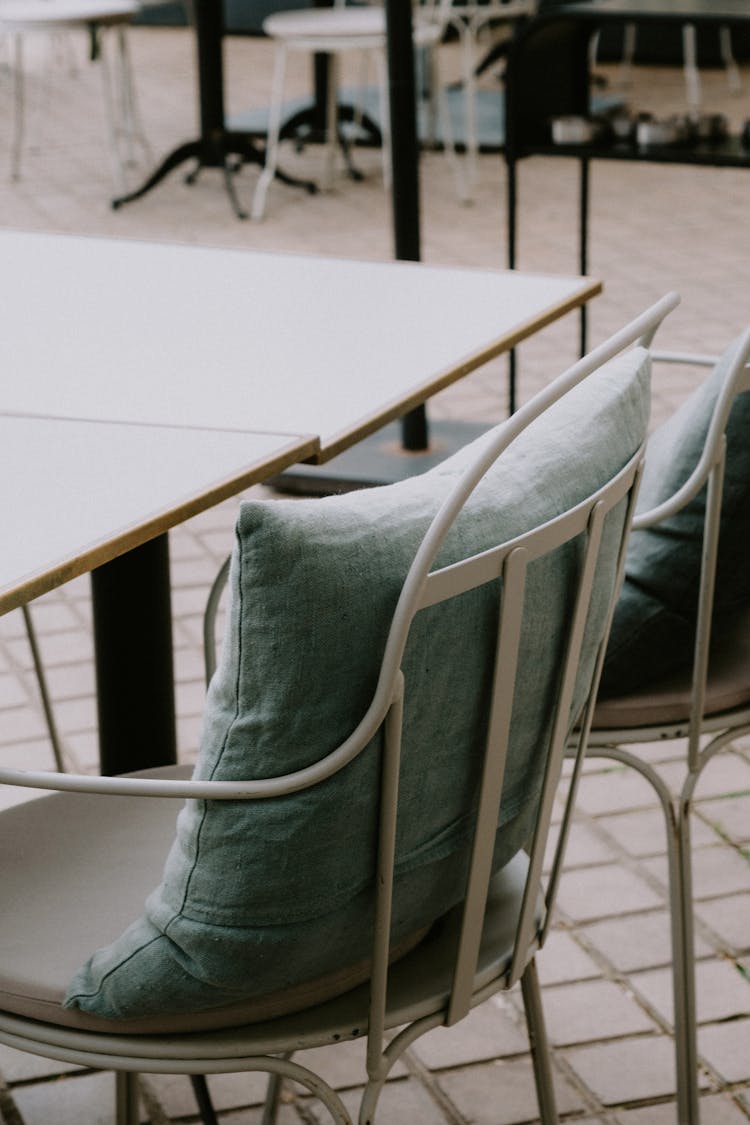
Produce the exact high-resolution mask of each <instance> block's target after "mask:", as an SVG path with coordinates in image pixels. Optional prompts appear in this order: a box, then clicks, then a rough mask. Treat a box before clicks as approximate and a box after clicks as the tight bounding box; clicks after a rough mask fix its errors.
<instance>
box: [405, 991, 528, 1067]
mask: <svg viewBox="0 0 750 1125" xmlns="http://www.w3.org/2000/svg"><path fill="white" fill-rule="evenodd" d="M496 999H501V997H498V998H495V997H492V998H491V999H490V1000H487V1001H485V1003H484V1004H480V1006H479V1007H478V1008H475V1009H474V1011H473V1012H471V1013H470V1014H469V1015H468V1016H467V1017H466V1019H465V1020H464V1021H463V1023H462V1024H461V1025H460V1027H455V1028H450V1027H448V1028H443V1027H437V1028H435V1030H434V1031H429V1032H428V1033H427V1035H423V1036H422V1038H421V1039H418V1040H417V1041H416V1043H415V1044H414V1045H413V1046H412V1048H411V1050H412V1052H413V1053H414V1054H415V1055H416V1056H417V1058H419V1059H420V1060H421V1061H422V1063H423V1064H424V1065H425V1066H427V1067H429V1068H430V1069H431V1070H439V1069H443V1068H445V1067H451V1066H459V1065H461V1064H462V1063H472V1062H481V1061H483V1060H485V1059H494V1058H499V1057H501V1056H503V1055H517V1054H523V1053H524V1052H525V1051H528V1049H529V1040H528V1036H527V1034H526V1032H525V1029H524V1028H523V1026H521V1025H519V1021H518V1020H517V1018H516V1016H515V1014H514V1013H515V1009H514V1008H513V1007H511V1006H509V1005H507V1004H500V1003H497V1002H496Z"/></svg>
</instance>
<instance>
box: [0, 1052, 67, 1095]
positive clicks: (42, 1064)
mask: <svg viewBox="0 0 750 1125" xmlns="http://www.w3.org/2000/svg"><path fill="white" fill-rule="evenodd" d="M80 1069H81V1068H80V1067H79V1066H76V1065H75V1064H74V1063H64V1062H58V1061H57V1060H56V1059H45V1058H43V1057H42V1056H41V1055H29V1054H27V1053H26V1052H25V1051H17V1050H16V1049H15V1047H6V1046H4V1044H2V1043H0V1075H2V1077H3V1079H4V1081H5V1082H6V1083H8V1084H9V1085H12V1084H13V1083H15V1082H28V1081H29V1080H30V1079H37V1078H45V1079H47V1078H54V1077H55V1076H56V1075H59V1074H66V1073H72V1072H77V1071H79V1070H80Z"/></svg>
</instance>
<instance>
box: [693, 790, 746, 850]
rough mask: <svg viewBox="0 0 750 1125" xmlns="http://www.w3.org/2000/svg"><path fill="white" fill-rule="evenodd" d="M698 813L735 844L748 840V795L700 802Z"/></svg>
mask: <svg viewBox="0 0 750 1125" xmlns="http://www.w3.org/2000/svg"><path fill="white" fill-rule="evenodd" d="M698 811H699V813H700V815H701V817H704V818H705V819H706V820H707V821H708V822H709V823H710V824H713V825H715V826H716V828H717V830H719V831H720V832H723V833H724V834H725V835H727V836H728V837H729V839H731V840H733V841H734V842H735V843H738V844H740V843H746V842H747V841H748V840H750V795H747V794H746V795H744V796H742V797H722V798H721V799H720V800H716V801H701V803H700V805H699V806H698Z"/></svg>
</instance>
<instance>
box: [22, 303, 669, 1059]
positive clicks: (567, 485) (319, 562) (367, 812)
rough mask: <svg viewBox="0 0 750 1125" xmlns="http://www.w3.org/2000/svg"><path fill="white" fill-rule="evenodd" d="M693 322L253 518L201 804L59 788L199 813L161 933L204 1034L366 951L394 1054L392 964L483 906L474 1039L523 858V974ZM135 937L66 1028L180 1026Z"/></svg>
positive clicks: (596, 358) (467, 977)
mask: <svg viewBox="0 0 750 1125" xmlns="http://www.w3.org/2000/svg"><path fill="white" fill-rule="evenodd" d="M676 300H677V299H676V298H675V297H666V298H664V299H663V300H662V301H661V302H659V303H658V304H657V305H656V306H654V308H653V309H651V310H649V311H648V312H647V313H645V314H643V316H641V317H639V318H638V319H637V320H636V321H634V322H633V323H632V324H631V325H629V326H628V327H627V328H626V329H624V330H623V331H622V332H621V333H618V334H617V335H616V336H615V337H613V338H612V339H611V340H609V341H608V342H607V343H606V344H604V345H602V346H601V347H599V348H597V349H595V350H594V351H593V352H592V353H591V354H590V355H589V356H587V357H585V358H584V359H583V360H581V361H579V362H578V363H577V364H575V365H574V366H573V367H572V368H571V369H570V370H569V371H568V372H566V373H565V374H564V375H562V376H560V378H558V379H557V380H555V381H554V382H553V383H551V384H550V385H549V386H548V387H547V388H546V389H545V390H544V391H543V392H542V393H541V394H539V395H538V396H537V397H536V398H535V399H534V400H533V401H532V402H531V403H528V404H526V405H525V406H524V407H522V408H521V410H519V411H518V413H517V414H515V415H514V416H513V417H512V418H510V419H508V420H507V421H506V422H505V423H503V424H502V425H501V426H499V427H497V429H495V430H493V431H490V432H489V433H488V434H486V435H484V437H483V438H481V439H479V441H478V442H477V443H474V445H473V446H471V447H468V448H467V450H464V451H462V453H461V454H459V455H457V457H455V458H453V459H450V461H449V462H446V463H444V465H443V466H440V467H439V469H438V470H433V471H432V473H430V474H426V475H425V476H423V477H420V478H414V479H413V480H412V481H409V482H404V483H402V484H401V485H398V486H390V487H389V488H387V489H374V490H369V491H367V492H363V493H359V494H356V496H354V495H353V496H351V497H334V498H331V499H330V500H329V501H317V502H313V501H311V502H308V503H307V504H305V503H304V502H299V501H289V502H287V503H286V504H285V503H284V502H283V501H274V502H273V503H271V504H269V503H265V504H250V505H246V506H245V508H244V509H243V512H242V514H241V517H240V521H239V523H238V551H237V552H236V553H235V557H234V560H233V567H232V570H231V582H232V591H233V597H232V599H231V604H230V614H229V628H228V632H227V637H226V639H225V644H224V649H223V652H222V661H221V664H220V666H219V669H218V671H217V674H216V675H215V677H214V679H213V680H212V683H211V687H210V691H209V699H208V705H207V717H206V722H205V725H204V738H203V741H202V746H201V755H200V757H199V762H198V766H197V769H196V774H195V778H194V779H193V780H191V781H160V780H152V779H147V778H144V779H140V778H132V779H129V778H106V779H104V778H102V779H93V778H90V777H83V778H80V777H79V778H73V777H71V776H70V775H65V776H63V777H60V776H59V775H56V776H54V779H52V778H50V779H49V780H44V779H45V775H41V778H42V783H43V785H46V786H47V787H50V788H67V789H82V790H90V791H96V790H99V791H102V792H111V793H121V792H127V793H133V794H143V795H153V796H161V795H169V796H185V797H188V798H193V800H189V801H188V803H187V805H186V806H185V808H184V809H183V811H182V813H181V814H180V825H179V828H178V834H177V838H176V840H175V843H174V845H173V848H172V853H171V854H170V858H169V860H168V863H167V867H166V869H165V875H164V881H163V885H162V888H159V889H157V891H155V892H154V894H153V895H152V896H151V897H150V899H149V903H148V904H147V910H146V916H145V918H146V920H147V919H148V917H149V916H152V917H156V913H160V912H163V911H164V910H166V911H167V912H168V916H169V919H170V921H169V928H168V932H165V933H164V935H163V937H164V940H163V941H161V942H160V943H159V944H158V946H157V947H154V946H153V943H151V945H150V952H149V954H148V956H149V957H151V956H152V955H158V957H160V958H161V957H165V958H167V959H169V957H170V956H171V954H170V952H169V944H170V942H171V941H172V940H173V939H174V940H175V941H177V943H178V946H179V948H180V950H181V954H180V955H181V956H183V957H184V956H187V957H189V958H190V959H191V961H192V962H193V963H194V964H196V966H197V965H199V964H200V965H201V970H200V972H199V973H197V974H196V981H195V982H194V983H195V986H196V989H197V990H198V991H197V992H196V994H193V993H191V992H190V991H189V989H188V990H187V991H186V993H185V997H184V1002H185V1007H184V1009H183V1010H184V1011H185V1012H186V1013H189V1017H190V1020H191V1026H192V1025H193V1021H194V1014H195V1013H196V1011H199V1010H200V1009H201V1008H204V1009H205V1008H215V1007H216V1004H217V1000H216V982H217V974H222V973H224V972H225V971H227V970H230V971H231V972H232V973H233V974H235V976H233V978H232V981H231V982H228V983H227V985H226V988H227V989H230V990H232V991H233V992H234V994H235V995H238V991H237V990H238V989H239V988H241V987H243V986H244V987H249V988H252V987H253V986H255V988H256V989H257V990H258V991H257V995H260V996H262V995H264V989H265V994H267V993H269V992H273V991H274V989H278V988H279V985H278V984H274V982H273V980H272V979H271V978H263V977H261V976H260V975H259V974H260V968H259V966H261V967H265V966H266V965H267V966H268V971H269V972H273V971H277V970H279V969H280V970H281V971H283V979H284V981H285V982H286V983H287V984H288V983H289V964H290V963H292V964H295V967H297V964H296V962H297V960H299V961H300V963H301V965H302V967H301V973H302V975H301V976H300V977H299V980H300V981H307V980H310V979H312V978H313V977H315V975H316V974H318V975H319V976H321V975H325V973H326V972H328V971H329V969H328V968H327V966H326V964H325V963H322V962H321V959H323V960H324V959H325V957H327V956H332V957H333V958H334V961H333V965H334V967H336V968H340V967H342V966H343V965H347V964H349V965H351V964H354V963H356V962H357V961H358V960H359V959H360V958H361V956H362V950H364V954H365V956H366V955H367V950H368V947H369V943H370V941H371V940H372V941H373V944H372V972H371V980H372V985H371V1003H370V1021H369V1035H370V1046H371V1050H372V1051H373V1052H379V1051H380V1050H381V1048H382V1032H383V1028H384V1025H385V1021H386V1015H385V999H386V992H387V978H388V958H389V953H390V951H391V947H392V944H393V943H399V942H400V941H401V940H402V939H405V938H408V937H409V935H410V934H413V933H414V932H415V931H418V930H419V929H420V927H422V928H423V927H424V925H425V924H428V925H429V924H430V923H431V922H432V921H434V920H435V919H436V918H437V917H439V916H440V915H442V914H443V913H444V912H445V911H446V910H448V909H450V908H453V907H456V905H457V904H460V903H462V902H463V903H464V906H463V907H462V910H463V923H462V926H461V929H462V937H461V940H460V943H459V951H458V954H457V961H456V965H455V970H454V972H453V979H454V984H453V987H452V989H451V998H450V1004H449V1014H448V1019H449V1021H452V1020H454V1019H457V1018H460V1016H461V1014H462V1013H463V1011H465V1009H466V1007H467V1005H468V1004H469V1003H470V1002H471V999H472V992H473V984H474V976H475V969H476V964H477V956H478V952H479V951H478V946H477V943H478V939H479V935H480V933H481V922H482V917H483V914H484V911H485V905H486V900H487V894H488V889H489V887H490V882H491V880H492V877H493V875H494V873H495V872H497V871H498V870H499V869H502V868H504V866H505V865H506V863H507V862H508V861H509V860H510V859H511V857H513V856H516V855H520V854H521V850H522V849H523V848H524V847H528V849H529V856H530V858H529V863H528V877H527V879H526V890H525V892H524V895H523V908H522V910H521V914H520V918H519V922H518V927H517V941H516V943H515V949H516V952H515V953H514V955H513V957H512V960H511V963H510V965H507V964H503V965H501V966H495V969H494V970H493V973H494V976H493V979H497V978H498V977H503V978H504V979H505V980H506V981H507V982H508V983H510V982H511V981H512V980H513V979H515V978H517V977H518V976H519V975H520V973H521V972H522V971H523V969H524V967H525V963H526V960H527V959H528V957H529V956H530V955H531V954H532V953H533V949H534V948H535V947H537V946H538V945H539V944H540V943H541V941H542V940H543V936H544V932H545V929H546V925H547V922H548V914H549V909H550V906H551V901H552V898H553V897H554V887H555V886H556V881H557V876H558V873H559V858H558V861H556V862H555V864H554V866H553V875H552V878H551V882H550V885H549V887H548V898H547V906H546V908H545V909H542V910H541V911H540V910H539V907H538V890H539V876H540V873H541V865H542V857H543V854H544V849H545V845H546V834H547V830H548V828H549V823H550V816H551V807H552V800H553V797H554V794H555V790H556V787H557V782H558V778H559V774H560V769H561V763H562V758H563V754H564V750H565V746H566V743H567V740H568V737H569V734H570V731H571V729H572V728H573V726H574V725H576V724H578V725H579V727H580V730H581V740H580V745H581V747H582V746H583V745H584V743H585V738H586V732H587V730H588V724H589V721H590V711H591V699H592V695H593V688H594V685H595V684H596V682H597V679H598V670H599V668H600V665H601V659H602V653H603V644H604V639H605V636H606V633H607V628H608V624H609V620H610V616H611V606H612V602H613V598H614V593H615V589H616V586H617V582H618V576H619V573H620V571H621V567H622V559H623V554H624V541H625V535H626V532H627V529H628V525H629V518H630V512H631V510H632V507H633V499H634V487H635V482H636V479H637V474H638V468H639V464H640V449H641V446H642V444H643V442H644V441H645V434H646V428H647V417H648V381H649V370H650V362H649V361H650V357H649V353H648V351H647V349H646V348H644V347H643V346H640V347H636V348H633V349H630V345H633V344H636V343H640V344H641V345H642V344H644V343H647V342H650V337H651V335H652V334H653V332H654V331H655V330H656V327H657V326H658V324H659V323H660V321H661V319H663V317H664V316H665V315H666V313H667V312H668V311H670V309H671V308H672V307H674V305H675V304H676ZM627 349H629V350H627ZM621 352H624V353H625V354H624V355H620V354H619V353H621ZM614 357H616V358H614ZM608 360H612V361H613V362H612V363H611V364H609V363H607V362H606V361H608ZM579 384H580V385H579ZM582 451H585V452H582ZM433 513H434V515H433ZM363 523H364V524H365V525H366V528H365V533H364V539H363V538H362V527H361V525H362V524H363ZM313 532H314V534H312V533H313ZM352 542H355V543H356V550H355V551H354V552H352V551H351V550H350V547H351V544H352ZM404 576H405V577H404ZM310 586H312V587H313V589H312V591H311V590H310ZM259 614H260V617H259ZM331 650H335V651H334V652H333V656H332V654H331ZM331 660H333V663H330V661H331ZM342 728H343V737H342V733H341V731H342ZM347 732H348V733H347ZM331 746H334V749H328V748H330V747H331ZM18 776H19V775H18V774H17V773H16V772H15V771H5V770H3V771H0V781H6V780H8V781H13V780H15V779H17V778H18ZM24 776H25V779H26V781H25V783H27V784H37V783H38V781H39V779H40V775H39V774H26V775H24ZM576 778H577V771H574V774H573V785H572V788H574V786H575V780H576ZM378 791H379V798H378V796H377V794H378ZM226 802H229V804H227V803H226ZM243 802H244V803H243ZM565 834H566V830H565V829H563V831H562V832H561V841H560V844H559V846H558V856H559V855H561V847H562V842H563V840H564V837H565ZM229 853H231V854H229ZM373 892H374V893H375V899H376V901H375V904H374V918H375V924H374V939H372V933H373V928H372V911H373V901H372V900H373ZM193 895H196V896H197V898H196V899H195V901H194V902H193V901H192V899H191V896H193ZM363 901H364V902H365V905H364V906H362V902H363ZM180 903H182V906H180V905H179V904H180ZM207 903H210V904H211V910H210V911H207V910H206V904H207ZM175 904H177V906H176V907H175ZM183 909H184V911H185V913H184V914H183V913H182V911H183ZM149 912H155V913H152V914H150V913H149ZM233 912H234V913H233ZM368 919H369V925H368V924H367V923H368ZM139 925H140V923H135V924H134V926H132V927H130V929H129V930H128V934H130V935H131V936H130V938H128V937H127V936H125V940H124V942H122V941H121V939H117V940H116V941H115V942H113V943H112V945H111V946H110V947H109V948H108V949H107V950H103V951H99V953H98V954H97V955H96V957H95V958H93V959H92V961H93V962H94V963H95V965H96V966H98V968H94V969H91V968H90V966H85V967H84V968H83V969H82V970H81V972H80V973H79V974H78V976H77V978H76V981H75V982H74V984H73V985H72V986H71V990H70V993H69V999H70V1003H71V1005H73V1004H74V1006H76V1007H80V1008H82V1009H84V1010H85V1011H87V1012H92V1013H93V1014H96V1015H105V1016H107V1015H108V1012H109V1011H110V1010H111V1008H109V1007H108V1004H109V1001H110V999H111V998H112V996H113V995H115V992H114V991H113V990H116V995H117V1000H116V1005H115V1007H116V1010H117V1011H118V1012H119V1013H120V1015H121V1018H123V1019H130V1018H136V1017H137V1016H143V1015H147V1014H149V1013H148V1011H145V1010H144V1008H143V1007H142V1005H144V1004H146V1005H153V1008H152V1010H153V1011H154V1012H155V1013H156V1014H157V1017H158V1018H159V1019H161V1018H162V1017H163V1014H164V1012H165V1007H164V1003H163V1001H162V998H161V997H160V996H159V995H158V988H159V980H160V978H161V976H162V975H163V976H164V977H165V978H169V964H168V963H165V966H164V973H163V974H161V973H160V971H159V969H158V966H155V965H154V964H153V963H152V962H151V961H149V966H150V968H149V974H150V975H149V978H148V988H144V987H143V981H142V980H139V979H138V964H137V959H136V958H134V957H133V951H132V941H133V939H134V934H135V933H136V931H138V932H140V931H139V930H138V927H139ZM320 926H323V929H322V930H321V929H320ZM269 927H272V928H273V929H272V931H271V932H273V934H274V957H273V958H270V959H269V958H268V957H267V956H266V957H265V958H263V957H262V956H261V954H262V950H263V949H264V948H265V949H266V950H267V942H268V933H269ZM218 928H220V929H221V935H222V939H221V942H220V943H219V945H220V948H219V949H218V950H217V948H216V946H217V942H216V933H217V929H218ZM259 930H260V931H262V932H261V934H260V938H258V937H257V935H258V931H259ZM352 940H353V941H354V942H355V946H354V947H352V946H351V941H352ZM360 940H362V941H363V942H364V945H363V946H361V947H360V946H356V942H358V941H360ZM341 941H346V942H348V943H350V944H348V945H347V946H346V953H342V952H341V947H340V946H339V947H337V946H336V943H337V942H341ZM259 942H260V943H261V944H259ZM284 942H287V947H284V945H283V943H284ZM227 943H230V944H231V955H230V946H229V945H228V944H227ZM350 953H351V954H352V959H351V960H343V959H342V958H343V957H345V956H348V955H349V954H350ZM217 954H219V956H218V959H217ZM243 958H244V961H243ZM306 958H307V960H306ZM269 961H270V962H272V963H271V964H268V962H269ZM104 965H106V971H105V972H104V974H103V975H102V974H101V972H100V969H101V967H102V966H104ZM198 978H200V979H198ZM94 979H96V981H97V982H98V983H96V984H95V985H94V986H93V987H88V985H89V984H91V983H92V981H94ZM100 986H101V987H100ZM181 987H182V986H181ZM190 987H192V984H191V986H190ZM206 987H207V993H204V992H201V991H200V990H201V989H202V988H206ZM222 987H223V986H222ZM496 987H497V985H496ZM246 995H248V998H249V999H250V998H251V995H250V993H246ZM239 996H241V993H239ZM435 1003H436V1004H437V1005H438V1007H440V1006H441V1005H444V1003H445V997H444V996H443V997H442V998H437V999H436V1000H435ZM235 1008H236V1005H235ZM237 1014H238V1013H237V1011H235V1015H237ZM204 1026H205V1025H204ZM214 1026H216V1025H214Z"/></svg>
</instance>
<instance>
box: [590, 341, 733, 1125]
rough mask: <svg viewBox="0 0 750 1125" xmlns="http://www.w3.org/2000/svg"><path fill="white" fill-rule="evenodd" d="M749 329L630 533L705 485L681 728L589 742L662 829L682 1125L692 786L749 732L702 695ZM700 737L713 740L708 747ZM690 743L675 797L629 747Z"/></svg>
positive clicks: (692, 1093) (614, 733) (599, 731)
mask: <svg viewBox="0 0 750 1125" xmlns="http://www.w3.org/2000/svg"><path fill="white" fill-rule="evenodd" d="M653 360H654V362H657V361H661V362H665V363H679V364H692V365H695V366H701V367H713V366H714V364H715V363H716V362H717V357H715V356H704V355H688V354H681V353H660V352H654V353H653ZM748 360H750V329H748V330H747V331H746V332H745V334H744V336H743V338H742V341H741V343H740V344H739V347H738V350H737V353H736V356H735V360H734V363H733V365H732V367H731V369H730V370H729V371H728V372H727V378H726V381H725V384H724V387H723V390H722V392H721V395H720V397H719V399H718V400H717V402H716V406H715V409H714V413H713V417H712V419H711V423H710V426H709V430H708V433H707V437H706V442H705V446H704V449H703V453H702V455H701V458H700V461H699V462H698V464H697V465H696V466H695V468H694V470H693V472H692V474H691V475H690V477H689V479H688V480H687V481H686V482H685V484H684V485H683V486H682V488H680V489H679V491H678V492H676V493H675V494H674V495H673V496H672V497H670V498H669V499H668V500H667V501H665V502H664V503H663V504H661V505H659V507H658V508H654V509H653V510H651V511H650V512H643V513H639V514H638V515H637V516H636V517H635V519H634V521H633V530H637V529H639V528H648V527H653V526H654V525H656V524H658V523H660V522H661V521H662V520H665V519H668V518H669V517H670V516H672V515H674V514H675V513H676V512H678V511H679V510H680V509H681V508H683V507H684V506H685V505H686V504H688V503H689V502H690V501H691V500H692V499H693V498H694V497H695V496H696V495H697V494H698V493H699V492H700V490H701V489H702V488H703V487H704V486H706V487H707V499H706V512H705V520H704V528H703V561H702V567H701V574H700V584H699V589H698V591H697V607H698V614H697V625H696V634H695V644H694V650H693V660H692V668H691V671H690V674H689V677H686V681H687V682H686V687H687V688H689V709H688V707H686V712H685V715H684V718H683V719H681V720H680V721H678V722H668V723H663V724H661V725H656V724H651V725H648V726H640V727H624V728H621V729H606V728H604V727H602V726H601V725H597V719H596V712H595V713H594V724H593V727H592V730H591V735H590V738H589V748H588V751H587V754H588V756H589V757H596V758H609V759H611V760H613V761H617V762H621V763H622V764H624V765H626V766H630V767H631V768H632V769H634V770H637V772H638V773H639V774H640V775H641V776H642V777H644V778H645V779H646V781H648V782H649V783H650V785H651V786H652V788H653V790H654V792H655V793H656V795H657V797H658V799H659V802H660V805H661V808H662V812H663V813H664V819H665V823H666V829H667V860H668V877H669V899H670V915H671V941H672V962H673V966H672V969H673V991H674V1013H675V1015H674V1021H675V1049H676V1055H677V1092H678V1114H679V1121H680V1123H681V1125H685V1123H689V1125H698V1122H699V1120H700V1116H699V1114H700V1111H699V1107H698V1077H697V1072H698V1061H697V1044H696V1034H697V1033H696V1023H697V1019H696V999H695V933H694V919H693V892H692V872H691V847H690V814H691V809H692V801H693V795H694V792H695V787H696V785H697V783H698V781H699V779H700V776H701V773H702V771H703V769H704V768H705V767H706V765H708V763H709V762H710V761H711V759H712V758H714V757H715V755H716V754H717V753H718V752H719V751H720V750H722V749H723V748H724V747H725V746H726V745H727V744H728V743H729V742H731V741H732V739H734V738H739V737H740V736H741V735H745V734H749V733H750V703H747V704H744V705H742V706H739V707H736V708H734V709H732V710H729V711H722V712H714V713H707V712H706V696H707V688H708V684H709V682H710V668H709V649H710V642H711V618H712V612H713V600H714V585H715V577H716V561H717V553H718V547H719V523H720V516H721V498H722V484H723V478H724V466H725V458H726V437H725V430H726V425H727V420H728V418H729V413H730V410H731V408H732V404H733V402H734V399H735V398H736V396H737V395H738V394H740V393H742V392H743V391H747V390H750V367H748V366H747V364H748ZM705 736H710V737H709V739H708V741H707V742H706V743H705V745H703V747H701V743H702V742H704V741H705ZM675 738H684V739H686V740H687V752H686V755H685V776H684V781H683V783H682V786H681V788H680V790H679V792H677V793H676V794H673V793H672V792H671V791H670V789H669V788H668V787H667V785H666V784H665V782H664V780H663V778H662V777H661V776H660V775H659V773H658V771H657V770H656V769H654V767H653V766H652V765H651V764H650V763H649V762H648V761H646V760H644V759H643V758H641V757H640V756H639V755H638V754H637V752H635V751H634V750H628V749H625V748H624V747H625V746H627V745H628V744H636V743H644V742H655V741H658V740H659V739H675Z"/></svg>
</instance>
